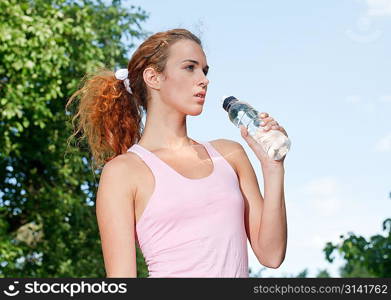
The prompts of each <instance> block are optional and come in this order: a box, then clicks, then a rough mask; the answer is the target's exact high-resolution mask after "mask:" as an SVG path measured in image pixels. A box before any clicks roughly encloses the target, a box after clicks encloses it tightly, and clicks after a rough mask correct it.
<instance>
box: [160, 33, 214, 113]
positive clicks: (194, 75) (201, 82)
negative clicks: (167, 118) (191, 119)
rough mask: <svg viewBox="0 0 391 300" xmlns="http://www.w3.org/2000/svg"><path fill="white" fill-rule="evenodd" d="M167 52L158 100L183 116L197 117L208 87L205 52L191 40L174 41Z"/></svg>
mask: <svg viewBox="0 0 391 300" xmlns="http://www.w3.org/2000/svg"><path fill="white" fill-rule="evenodd" d="M168 51H169V54H168V59H167V63H166V67H165V70H164V72H163V77H164V79H163V80H162V82H161V85H160V97H161V99H162V101H163V102H165V103H167V104H169V105H171V106H173V107H175V108H176V109H177V110H179V111H181V112H183V113H184V114H189V115H194V114H199V113H200V112H201V111H202V107H203V104H204V101H205V96H206V91H207V86H208V84H209V80H208V79H207V77H206V74H207V73H208V69H209V67H208V65H207V62H206V56H205V54H204V51H203V50H202V48H201V46H200V45H198V44H197V43H196V42H194V41H191V40H180V41H178V42H175V43H174V44H173V45H171V46H170V48H169V50H168ZM200 93H201V95H200ZM197 95H198V96H197ZM200 96H201V97H200Z"/></svg>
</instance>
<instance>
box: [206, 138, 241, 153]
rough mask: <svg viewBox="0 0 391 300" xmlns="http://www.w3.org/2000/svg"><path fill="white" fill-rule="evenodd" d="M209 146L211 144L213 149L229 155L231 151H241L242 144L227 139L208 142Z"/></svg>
mask: <svg viewBox="0 0 391 300" xmlns="http://www.w3.org/2000/svg"><path fill="white" fill-rule="evenodd" d="M209 144H211V145H212V146H213V147H214V148H216V149H217V150H220V151H221V152H224V153H231V152H232V151H235V150H236V151H237V150H242V149H243V146H242V144H240V143H239V142H236V141H233V140H229V139H216V140H212V141H209ZM220 151H219V152H220ZM221 152H220V153H221Z"/></svg>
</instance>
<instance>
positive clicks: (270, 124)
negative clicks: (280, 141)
mask: <svg viewBox="0 0 391 300" xmlns="http://www.w3.org/2000/svg"><path fill="white" fill-rule="evenodd" d="M259 117H260V118H261V120H262V121H263V122H262V123H261V126H262V127H263V129H260V130H264V131H269V130H271V129H273V130H279V131H281V132H282V133H283V134H284V135H286V136H287V137H288V134H287V132H286V131H285V129H284V128H283V127H282V126H280V125H279V124H278V122H277V121H276V120H274V119H273V118H272V117H270V116H269V114H268V113H267V112H262V113H260V114H259ZM240 133H241V135H242V137H243V138H244V139H245V141H246V142H247V144H248V145H249V146H250V148H251V149H252V150H253V151H254V153H255V155H256V156H257V157H258V159H259V160H260V161H261V164H262V167H276V166H283V164H284V160H285V157H286V156H284V157H283V158H282V159H281V160H274V159H272V158H269V156H268V155H267V153H266V152H265V151H264V150H263V148H262V146H261V145H260V144H259V143H257V142H256V141H255V139H254V138H253V137H252V136H251V135H249V134H248V132H247V128H246V127H245V126H243V125H240Z"/></svg>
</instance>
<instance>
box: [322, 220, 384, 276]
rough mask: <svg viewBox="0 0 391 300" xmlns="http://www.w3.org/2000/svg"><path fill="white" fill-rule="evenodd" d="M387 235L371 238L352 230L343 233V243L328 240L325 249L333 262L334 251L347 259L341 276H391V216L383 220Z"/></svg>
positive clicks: (327, 257)
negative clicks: (345, 233) (345, 234)
mask: <svg viewBox="0 0 391 300" xmlns="http://www.w3.org/2000/svg"><path fill="white" fill-rule="evenodd" d="M383 230H384V231H385V236H383V235H381V234H376V235H374V236H371V237H370V238H369V240H366V239H365V238H364V237H362V236H359V235H356V234H354V233H352V232H349V233H348V236H347V237H344V235H341V236H340V238H341V243H339V244H336V245H334V244H332V243H331V242H328V243H327V244H326V246H325V248H324V249H323V251H324V253H325V256H326V259H327V260H328V261H329V262H333V260H334V257H332V255H333V253H334V252H338V253H339V254H340V255H341V256H342V257H343V259H344V260H345V261H346V263H345V265H344V266H343V267H342V268H341V269H340V272H341V277H382V278H383V277H391V234H390V233H391V218H388V219H386V220H384V221H383Z"/></svg>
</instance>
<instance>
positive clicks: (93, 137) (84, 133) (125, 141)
mask: <svg viewBox="0 0 391 300" xmlns="http://www.w3.org/2000/svg"><path fill="white" fill-rule="evenodd" d="M183 39H188V40H192V41H194V42H196V43H197V44H199V45H200V46H201V47H202V44H201V41H200V39H199V38H198V37H197V36H195V35H194V34H193V33H191V32H190V31H188V30H186V29H182V28H177V29H171V30H167V31H163V32H157V33H155V34H153V35H151V36H149V37H148V38H147V39H146V40H145V41H144V42H143V43H142V44H141V45H140V46H139V47H138V48H137V49H136V51H135V52H134V53H133V55H132V57H131V58H130V60H129V63H128V67H127V69H128V79H129V85H130V88H131V90H132V93H131V94H130V93H128V91H127V90H126V88H125V86H124V82H123V81H122V80H118V79H116V77H115V75H114V74H115V73H114V71H113V70H110V69H108V68H106V67H103V68H99V69H97V70H96V71H94V72H90V73H87V74H86V75H85V76H84V77H83V79H82V80H81V83H80V86H79V89H78V90H77V91H76V92H74V93H73V94H72V95H71V97H70V98H69V100H68V102H67V103H66V106H65V108H66V109H67V107H68V106H69V105H71V104H72V103H73V102H75V101H76V100H79V102H78V105H77V108H76V113H75V115H74V116H73V118H72V125H73V127H74V132H73V134H72V135H71V136H70V137H69V139H68V141H70V140H71V139H72V138H73V137H75V136H76V135H78V136H79V140H82V139H86V141H87V143H88V146H89V148H90V151H91V153H92V159H93V165H94V167H96V168H102V167H103V166H104V164H105V163H107V162H108V161H110V160H111V159H113V158H114V157H116V156H118V155H119V154H122V153H124V152H126V150H127V149H129V147H130V146H131V145H133V144H135V143H137V142H138V141H139V139H140V138H141V134H142V131H143V129H144V127H143V124H142V117H143V114H144V113H147V102H148V101H149V97H150V95H149V93H148V90H147V86H146V84H145V82H144V78H143V71H144V69H145V68H147V67H153V68H154V69H155V70H156V71H157V72H159V73H162V72H163V71H164V69H165V66H166V63H167V59H168V55H169V51H168V50H169V47H170V46H171V45H172V44H174V43H175V42H176V41H179V40H183Z"/></svg>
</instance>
